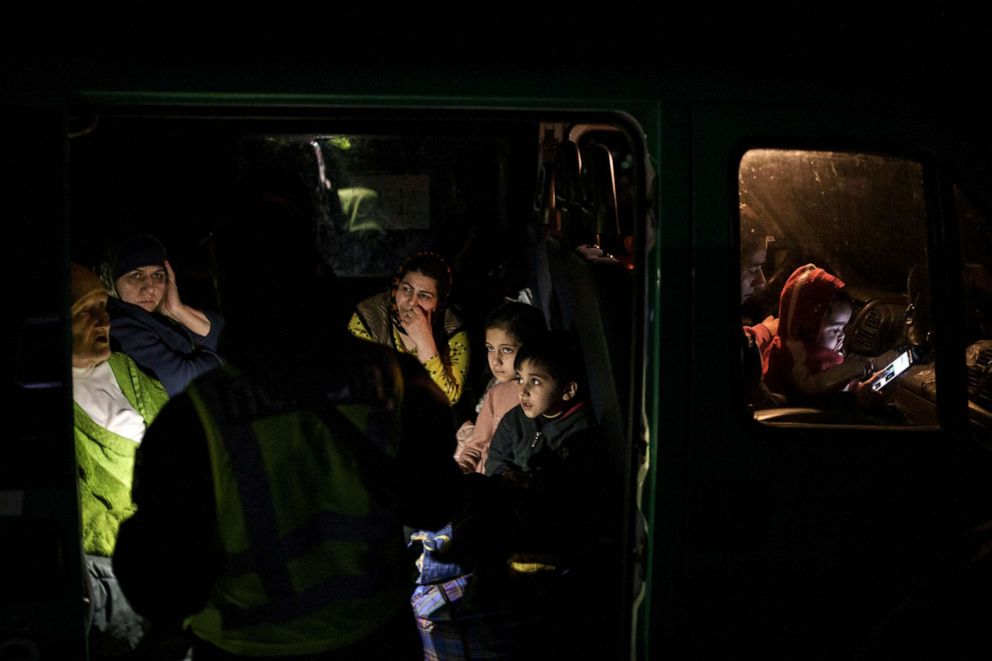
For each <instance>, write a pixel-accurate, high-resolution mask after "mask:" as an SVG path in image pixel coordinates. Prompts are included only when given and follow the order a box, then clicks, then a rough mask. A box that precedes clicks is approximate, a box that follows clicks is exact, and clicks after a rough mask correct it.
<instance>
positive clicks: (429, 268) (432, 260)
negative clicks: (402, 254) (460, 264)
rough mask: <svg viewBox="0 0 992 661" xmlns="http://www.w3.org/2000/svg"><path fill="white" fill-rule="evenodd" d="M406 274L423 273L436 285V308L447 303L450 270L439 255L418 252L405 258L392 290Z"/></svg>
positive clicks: (449, 289)
mask: <svg viewBox="0 0 992 661" xmlns="http://www.w3.org/2000/svg"><path fill="white" fill-rule="evenodd" d="M407 273H423V274H424V275H426V276H427V277H428V278H433V280H434V282H436V283H437V299H438V307H439V308H440V307H442V306H443V305H444V304H445V303H446V302H447V300H448V293H449V292H450V291H451V268H450V267H449V266H448V264H447V263H446V262H445V261H444V260H443V259H441V256H440V255H438V254H437V253H433V252H418V253H415V254H413V255H410V256H409V257H407V258H406V261H404V262H403V264H402V265H401V266H400V270H399V271H398V272H397V274H396V277H395V278H394V279H393V289H396V288H397V287H399V284H400V281H401V280H402V279H403V276H405V275H406V274H407Z"/></svg>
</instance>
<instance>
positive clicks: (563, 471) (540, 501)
mask: <svg viewBox="0 0 992 661" xmlns="http://www.w3.org/2000/svg"><path fill="white" fill-rule="evenodd" d="M605 465H606V462H605V459H604V454H603V448H602V443H601V439H600V434H599V430H598V428H597V427H596V422H595V419H594V417H593V415H592V412H591V410H590V408H589V406H588V405H587V404H585V403H581V402H580V403H578V404H575V405H574V406H573V407H572V408H570V409H568V410H566V411H565V412H564V413H562V415H561V416H560V417H558V418H554V419H548V418H545V417H544V416H539V417H537V418H534V419H531V418H528V417H527V416H525V415H524V413H523V409H521V408H520V407H519V406H518V407H516V408H514V409H512V410H511V411H510V412H509V413H507V414H506V415H505V416H504V417H503V420H502V421H500V425H499V427H498V428H497V430H496V435H495V436H494V437H493V443H492V447H491V449H490V453H489V460H488V461H487V463H486V475H488V476H491V477H492V478H493V479H495V480H496V482H495V484H496V485H498V490H499V491H500V492H501V498H500V500H501V501H502V502H504V503H509V504H510V506H511V507H512V514H511V515H510V516H508V517H507V521H506V524H507V528H508V529H507V530H505V532H506V533H507V537H508V538H509V540H508V541H509V543H510V545H511V547H512V549H513V551H514V552H515V553H524V554H527V553H533V554H538V555H543V554H549V555H552V556H555V557H557V558H558V559H559V560H560V561H561V562H563V563H564V564H565V565H567V566H572V567H575V566H576V564H583V563H584V562H585V561H588V559H589V558H588V555H589V553H590V551H591V548H592V547H593V546H595V543H594V542H595V540H596V539H597V538H598V537H599V536H601V535H602V534H604V533H606V531H605V530H599V531H598V532H597V526H601V524H602V522H603V519H602V518H601V516H599V515H598V512H599V510H600V509H602V508H603V507H604V506H608V505H609V504H611V503H615V502H617V500H616V495H615V493H614V490H613V488H612V483H613V480H610V479H609V478H608V475H607V474H608V471H607V470H604V468H603V467H604V466H605Z"/></svg>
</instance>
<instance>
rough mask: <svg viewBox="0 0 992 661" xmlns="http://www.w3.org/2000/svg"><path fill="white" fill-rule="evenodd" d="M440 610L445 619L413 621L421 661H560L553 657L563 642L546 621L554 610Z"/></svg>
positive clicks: (450, 607) (455, 606)
mask: <svg viewBox="0 0 992 661" xmlns="http://www.w3.org/2000/svg"><path fill="white" fill-rule="evenodd" d="M442 610H443V611H445V613H444V615H445V617H447V618H448V619H428V618H425V617H418V618H416V619H417V628H418V630H419V631H420V640H421V642H422V643H423V647H424V659H425V661H468V660H472V661H476V660H490V659H514V660H518V659H553V658H563V657H560V656H559V655H558V654H556V649H558V648H559V646H560V645H561V644H562V642H563V641H562V639H561V637H560V636H558V635H555V634H554V631H555V626H554V625H553V624H552V623H550V621H549V620H550V617H552V616H553V615H554V612H555V611H554V610H545V611H543V612H541V611H539V610H535V609H530V608H526V607H523V608H521V607H520V605H519V604H518V605H517V606H516V608H515V609H514V611H509V610H492V611H486V612H478V611H477V612H472V613H468V612H465V609H464V608H462V607H461V606H460V604H458V603H456V604H448V605H446V606H445V607H444V608H443V609H442ZM518 611H522V612H518ZM435 614H438V615H440V613H439V612H438V611H435Z"/></svg>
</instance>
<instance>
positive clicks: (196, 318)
mask: <svg viewBox="0 0 992 661" xmlns="http://www.w3.org/2000/svg"><path fill="white" fill-rule="evenodd" d="M165 274H166V283H165V294H164V295H163V296H162V303H161V304H160V305H159V312H161V313H162V314H163V315H165V316H166V317H169V318H170V319H172V320H174V321H178V322H179V323H181V324H182V325H183V326H185V327H186V328H188V329H190V330H191V331H193V332H194V333H196V334H197V335H200V336H203V337H206V336H207V335H208V334H209V333H210V319H208V318H207V315H205V314H203V313H202V312H200V311H199V310H197V309H196V308H191V307H190V306H188V305H186V304H185V303H183V302H182V301H181V300H180V299H179V287H178V286H177V285H176V272H175V271H173V270H172V264H170V263H169V260H165Z"/></svg>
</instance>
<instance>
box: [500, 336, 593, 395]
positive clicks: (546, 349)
mask: <svg viewBox="0 0 992 661" xmlns="http://www.w3.org/2000/svg"><path fill="white" fill-rule="evenodd" d="M527 360H529V361H530V362H531V363H533V364H534V366H535V367H540V368H541V369H543V370H544V371H546V372H547V373H548V376H550V377H551V378H552V379H554V380H555V382H556V383H557V384H558V385H559V386H561V385H563V384H566V383H568V382H569V381H575V382H576V383H577V384H579V388H578V392H579V393H583V392H585V387H584V386H585V378H584V377H585V368H584V366H583V363H582V353H581V352H580V351H579V347H578V344H577V343H576V341H575V338H574V337H573V336H572V335H571V334H570V333H568V332H566V331H550V332H548V333H542V334H541V335H540V336H539V337H537V338H535V339H534V340H533V341H531V342H530V343H524V344H523V345H521V347H520V350H519V351H517V358H516V360H514V361H513V367H514V369H518V370H519V369H520V366H521V365H523V364H524V361H527Z"/></svg>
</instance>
